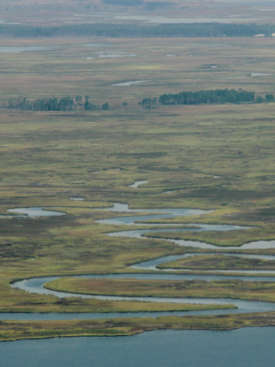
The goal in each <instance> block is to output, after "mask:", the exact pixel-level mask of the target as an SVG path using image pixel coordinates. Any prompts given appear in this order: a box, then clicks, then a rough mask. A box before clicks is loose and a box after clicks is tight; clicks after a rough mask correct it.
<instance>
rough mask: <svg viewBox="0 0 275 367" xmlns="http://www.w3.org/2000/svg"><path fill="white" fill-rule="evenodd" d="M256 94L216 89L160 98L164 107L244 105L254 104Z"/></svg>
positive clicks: (240, 90) (163, 95)
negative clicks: (179, 105)
mask: <svg viewBox="0 0 275 367" xmlns="http://www.w3.org/2000/svg"><path fill="white" fill-rule="evenodd" d="M254 100H255V93H254V92H248V91H245V90H242V89H239V90H238V91H237V90H235V89H216V90H200V91H197V92H180V93H175V94H172V93H169V94H162V95H161V96H160V97H159V103H160V104H163V105H175V104H186V105H193V104H194V105H196V104H222V103H242V102H254Z"/></svg>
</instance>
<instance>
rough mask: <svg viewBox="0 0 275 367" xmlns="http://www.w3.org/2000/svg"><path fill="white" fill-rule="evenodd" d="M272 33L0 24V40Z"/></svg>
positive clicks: (237, 27)
mask: <svg viewBox="0 0 275 367" xmlns="http://www.w3.org/2000/svg"><path fill="white" fill-rule="evenodd" d="M114 1H115V0H114ZM149 4H150V3H149ZM273 33H275V25H272V26H271V25H268V24H263V25H261V24H259V25H258V24H255V23H250V24H223V23H192V24H181V23H178V24H159V25H152V24H141V25H138V24H103V23H93V24H71V25H62V26H58V27H36V26H24V25H12V24H0V37H62V36H76V37H77V36H79V37H80V36H96V37H117V38H119V37H121V38H134V37H140V38H145V37H152V38H156V37H166V38H169V37H170V38H171V37H254V36H255V35H257V34H264V35H266V36H271V35H272V34H273Z"/></svg>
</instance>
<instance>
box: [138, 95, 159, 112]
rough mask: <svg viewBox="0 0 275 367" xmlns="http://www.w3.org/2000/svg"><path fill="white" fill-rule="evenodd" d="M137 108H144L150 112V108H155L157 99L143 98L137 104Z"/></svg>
mask: <svg viewBox="0 0 275 367" xmlns="http://www.w3.org/2000/svg"><path fill="white" fill-rule="evenodd" d="M139 106H141V107H143V108H146V109H147V110H151V109H152V108H156V106H157V98H143V100H142V101H141V102H139Z"/></svg>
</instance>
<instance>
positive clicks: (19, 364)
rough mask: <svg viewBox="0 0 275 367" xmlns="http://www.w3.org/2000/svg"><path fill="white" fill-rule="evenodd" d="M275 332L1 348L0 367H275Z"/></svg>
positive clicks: (172, 334)
mask: <svg viewBox="0 0 275 367" xmlns="http://www.w3.org/2000/svg"><path fill="white" fill-rule="evenodd" d="M274 338H275V328H274V327H264V328H244V329H239V330H233V331H205V330H202V331H192V330H191V331H190V330H182V331H179V330H167V331H153V332H147V333H144V334H140V335H135V336H132V337H100V338H98V337H96V338H61V339H45V340H24V341H17V342H7V343H0V356H1V367H11V366H12V367H23V366H28V367H49V366H54V367H64V366H66V367H76V366H80V367H90V366H91V367H141V366H144V367H147V366H148V367H179V366H180V367H232V366H234V367H259V366H260V367H271V366H273V365H274V356H275V351H274Z"/></svg>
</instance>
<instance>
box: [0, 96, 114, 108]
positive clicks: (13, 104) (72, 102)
mask: <svg viewBox="0 0 275 367" xmlns="http://www.w3.org/2000/svg"><path fill="white" fill-rule="evenodd" d="M2 107H6V108H11V109H19V110H26V111H31V110H33V111H74V110H76V109H84V110H87V111H92V110H101V109H102V110H104V111H107V110H109V109H110V105H109V103H107V102H106V103H104V104H103V105H102V106H101V107H100V106H98V105H95V104H93V103H91V102H90V101H89V96H85V102H84V103H82V97H81V96H79V95H77V96H76V97H74V98H71V97H62V98H60V99H58V98H48V99H35V100H33V101H30V100H28V99H26V98H21V99H10V100H9V101H8V103H6V104H3V105H2Z"/></svg>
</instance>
